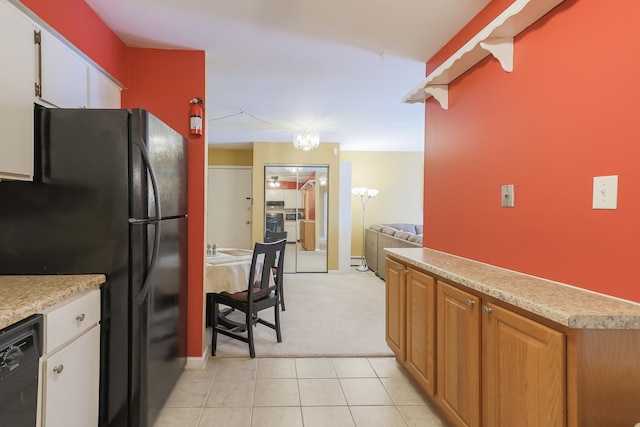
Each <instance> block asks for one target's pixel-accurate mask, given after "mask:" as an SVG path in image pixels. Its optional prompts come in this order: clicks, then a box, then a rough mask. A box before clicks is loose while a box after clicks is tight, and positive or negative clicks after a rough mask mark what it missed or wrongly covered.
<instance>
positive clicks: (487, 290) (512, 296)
mask: <svg viewBox="0 0 640 427" xmlns="http://www.w3.org/2000/svg"><path fill="white" fill-rule="evenodd" d="M385 251H386V253H387V255H388V256H391V257H393V258H396V259H398V260H400V261H402V262H404V263H406V264H408V265H412V266H414V267H417V268H420V269H422V270H425V271H427V272H429V273H432V274H435V275H437V276H440V277H442V278H444V279H448V280H451V281H453V282H455V283H458V284H460V285H462V286H464V287H467V288H469V289H472V290H474V291H477V292H480V293H482V294H485V295H488V296H491V297H493V298H496V299H497V300H500V301H502V302H505V303H508V304H511V305H513V306H516V307H519V308H521V309H523V310H526V311H528V312H531V313H533V314H536V315H538V316H541V317H543V318H545V319H548V320H551V321H553V322H556V323H558V324H560V325H564V326H567V327H569V328H572V329H640V304H637V303H634V302H630V301H625V300H622V299H618V298H614V297H610V296H607V295H602V294H598V293H595V292H591V291H587V290H584V289H580V288H576V287H574V286H569V285H565V284H562V283H558V282H553V281H550V280H546V279H541V278H538V277H534V276H530V275H527V274H522V273H518V272H516V271H512V270H507V269H504V268H500V267H495V266H492V265H489V264H484V263H481V262H478V261H473V260H470V259H467V258H462V257H458V256H455V255H451V254H447V253H445V252H440V251H436V250H433V249H427V248H388V249H385Z"/></svg>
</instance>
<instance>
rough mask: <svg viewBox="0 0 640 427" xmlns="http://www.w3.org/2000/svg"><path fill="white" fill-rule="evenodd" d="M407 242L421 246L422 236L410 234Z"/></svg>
mask: <svg viewBox="0 0 640 427" xmlns="http://www.w3.org/2000/svg"><path fill="white" fill-rule="evenodd" d="M407 240H408V241H410V242H413V243H420V244H422V236H417V235H415V234H412V235H411V236H409V238H408V239H407Z"/></svg>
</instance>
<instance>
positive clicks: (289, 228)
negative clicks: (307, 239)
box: [284, 221, 297, 242]
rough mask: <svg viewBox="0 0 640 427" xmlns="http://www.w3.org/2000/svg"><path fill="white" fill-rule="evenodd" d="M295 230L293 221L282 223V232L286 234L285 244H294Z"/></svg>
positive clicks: (295, 238)
mask: <svg viewBox="0 0 640 427" xmlns="http://www.w3.org/2000/svg"><path fill="white" fill-rule="evenodd" d="M296 229H297V225H296V222H295V221H285V222H284V231H286V232H287V242H295V241H296V240H297V237H296Z"/></svg>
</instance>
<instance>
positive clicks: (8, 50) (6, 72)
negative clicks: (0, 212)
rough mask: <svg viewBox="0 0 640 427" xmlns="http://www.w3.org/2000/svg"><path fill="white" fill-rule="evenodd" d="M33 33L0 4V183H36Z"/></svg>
mask: <svg viewBox="0 0 640 427" xmlns="http://www.w3.org/2000/svg"><path fill="white" fill-rule="evenodd" d="M34 29H35V27H34V26H33V24H32V23H31V21H30V20H29V19H28V18H27V17H26V16H24V15H23V14H22V13H21V12H19V11H18V10H17V9H16V8H15V7H14V6H12V5H11V4H9V3H8V2H7V1H6V0H0V61H2V66H0V180H2V179H12V180H21V181H31V180H33V101H34V99H35V96H34V95H35V81H36V56H35V53H34V52H35V51H34ZM0 185H2V184H1V183H0Z"/></svg>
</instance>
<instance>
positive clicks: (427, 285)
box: [406, 268, 436, 397]
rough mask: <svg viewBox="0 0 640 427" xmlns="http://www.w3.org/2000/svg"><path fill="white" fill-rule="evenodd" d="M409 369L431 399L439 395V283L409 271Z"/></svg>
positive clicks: (425, 275)
mask: <svg viewBox="0 0 640 427" xmlns="http://www.w3.org/2000/svg"><path fill="white" fill-rule="evenodd" d="M407 271H408V272H407V277H406V283H407V337H406V338H407V343H406V345H407V361H406V368H407V370H408V371H409V373H411V374H412V376H413V378H414V379H415V380H416V381H417V382H418V384H420V386H422V388H423V389H424V390H425V391H426V392H427V394H428V395H429V396H431V397H433V396H434V395H435V360H436V358H435V338H436V331H435V325H436V280H435V279H434V278H433V277H431V276H429V275H427V274H424V273H422V272H420V271H417V270H415V269H412V268H409V269H408V270H407Z"/></svg>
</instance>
